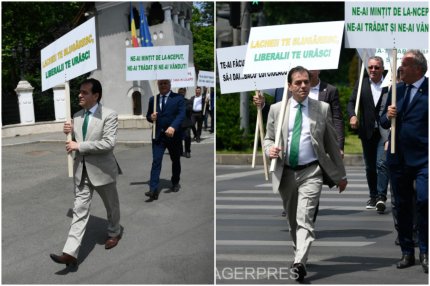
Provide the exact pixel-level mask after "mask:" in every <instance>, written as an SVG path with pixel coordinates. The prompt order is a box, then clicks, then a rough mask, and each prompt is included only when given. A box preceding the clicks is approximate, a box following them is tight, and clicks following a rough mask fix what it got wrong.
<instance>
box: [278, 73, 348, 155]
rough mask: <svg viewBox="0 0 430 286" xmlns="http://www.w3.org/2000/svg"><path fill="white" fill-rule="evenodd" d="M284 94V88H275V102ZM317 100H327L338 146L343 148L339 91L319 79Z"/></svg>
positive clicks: (342, 123) (343, 130)
mask: <svg viewBox="0 0 430 286" xmlns="http://www.w3.org/2000/svg"><path fill="white" fill-rule="evenodd" d="M283 94H284V88H277V89H276V90H275V102H280V101H282V96H283ZM290 97H291V92H290V91H288V98H290ZM318 100H319V101H324V102H327V103H328V104H329V105H330V109H331V114H332V116H333V117H332V120H333V124H334V128H335V129H336V133H337V141H338V146H339V148H340V149H341V150H343V148H344V145H345V125H344V122H343V114H342V109H341V108H340V103H339V92H338V90H337V88H336V87H335V86H333V85H331V84H328V83H326V82H324V81H321V80H320V89H319V94H318Z"/></svg>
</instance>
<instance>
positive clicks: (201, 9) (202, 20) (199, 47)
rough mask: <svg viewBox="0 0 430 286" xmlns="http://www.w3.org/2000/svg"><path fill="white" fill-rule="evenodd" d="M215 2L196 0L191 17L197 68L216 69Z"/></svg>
mask: <svg viewBox="0 0 430 286" xmlns="http://www.w3.org/2000/svg"><path fill="white" fill-rule="evenodd" d="M213 14H214V4H213V2H195V4H194V6H193V16H192V19H191V31H192V33H193V48H194V65H195V67H196V70H205V71H213V70H214V21H213Z"/></svg>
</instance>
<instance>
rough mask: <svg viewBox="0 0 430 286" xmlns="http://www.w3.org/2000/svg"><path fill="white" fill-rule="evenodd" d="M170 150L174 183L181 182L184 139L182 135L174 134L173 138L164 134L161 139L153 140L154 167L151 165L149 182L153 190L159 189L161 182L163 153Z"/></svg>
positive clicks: (172, 180)
mask: <svg viewBox="0 0 430 286" xmlns="http://www.w3.org/2000/svg"><path fill="white" fill-rule="evenodd" d="M166 148H167V149H168V150H169V155H170V159H171V160H172V177H171V182H172V185H176V184H178V183H179V180H180V176H181V149H182V140H181V136H174V137H173V138H167V137H165V136H163V137H162V138H160V139H156V140H155V139H153V140H152V167H151V179H150V183H149V189H150V191H152V192H157V191H158V184H159V182H160V173H161V166H162V163H163V155H164V152H165V151H166Z"/></svg>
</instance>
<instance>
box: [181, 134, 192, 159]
mask: <svg viewBox="0 0 430 286" xmlns="http://www.w3.org/2000/svg"><path fill="white" fill-rule="evenodd" d="M182 140H183V141H184V146H183V148H182V152H181V153H182V154H183V153H184V152H188V153H191V128H190V127H182Z"/></svg>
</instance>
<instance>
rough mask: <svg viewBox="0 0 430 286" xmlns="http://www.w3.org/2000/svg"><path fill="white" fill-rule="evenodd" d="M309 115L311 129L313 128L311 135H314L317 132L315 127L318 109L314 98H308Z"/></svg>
mask: <svg viewBox="0 0 430 286" xmlns="http://www.w3.org/2000/svg"><path fill="white" fill-rule="evenodd" d="M308 116H309V129H310V130H311V136H312V137H313V134H314V133H315V128H316V126H317V119H318V118H317V116H318V111H317V107H316V105H315V103H314V101H313V100H312V98H308Z"/></svg>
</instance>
